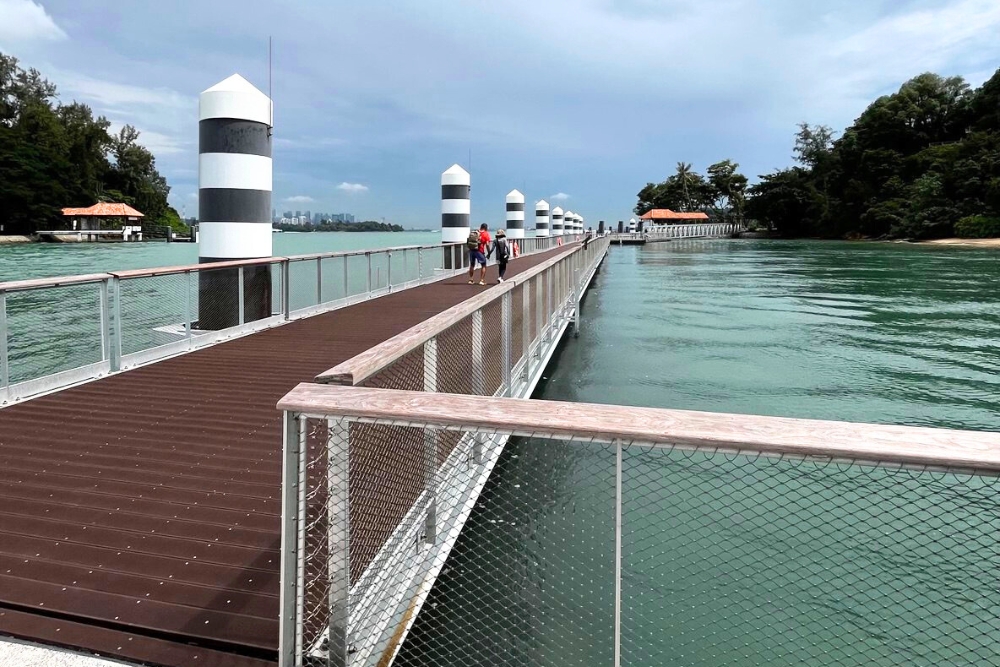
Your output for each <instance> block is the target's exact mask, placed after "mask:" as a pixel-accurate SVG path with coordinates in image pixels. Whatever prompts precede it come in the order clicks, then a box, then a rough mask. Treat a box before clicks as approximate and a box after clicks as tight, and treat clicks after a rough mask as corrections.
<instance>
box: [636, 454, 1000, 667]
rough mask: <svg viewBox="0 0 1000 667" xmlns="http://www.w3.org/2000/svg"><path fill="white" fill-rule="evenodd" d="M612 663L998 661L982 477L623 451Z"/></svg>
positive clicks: (997, 548)
mask: <svg viewBox="0 0 1000 667" xmlns="http://www.w3.org/2000/svg"><path fill="white" fill-rule="evenodd" d="M622 470H623V472H622V497H623V505H622V534H623V543H622V600H623V607H622V664H628V665H650V664H678V665H679V664H684V665H699V666H700V665H738V664H761V665H776V666H780V665H789V666H791V665H813V664H815V665H820V664H822V665H845V666H847V665H850V666H855V665H857V666H861V665H997V664H1000V615H998V612H1000V602H998V600H997V597H996V591H997V590H998V586H1000V567H998V565H1000V540H998V537H997V536H998V535H1000V532H998V530H1000V503H998V497H1000V496H998V491H1000V488H998V484H997V481H996V479H995V478H993V477H980V476H972V475H956V474H944V473H935V472H921V471H914V470H906V469H899V468H896V467H874V466H862V465H850V464H838V463H830V462H816V461H807V460H801V459H787V458H786V459H775V458H763V457H755V456H734V455H723V454H712V453H711V452H682V451H676V450H670V449H650V448H648V447H640V446H632V447H627V448H626V449H625V451H624V455H623V469H622Z"/></svg>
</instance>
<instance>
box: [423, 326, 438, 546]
mask: <svg viewBox="0 0 1000 667" xmlns="http://www.w3.org/2000/svg"><path fill="white" fill-rule="evenodd" d="M437 353H438V349H437V338H431V339H430V340H429V341H427V342H426V343H424V391H427V392H435V391H437V357H438V354H437ZM424 491H425V493H426V494H427V516H426V517H425V518H424V542H426V543H427V544H434V543H435V542H436V541H437V432H436V431H435V430H434V429H430V428H425V429H424Z"/></svg>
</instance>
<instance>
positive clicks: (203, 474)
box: [0, 248, 566, 667]
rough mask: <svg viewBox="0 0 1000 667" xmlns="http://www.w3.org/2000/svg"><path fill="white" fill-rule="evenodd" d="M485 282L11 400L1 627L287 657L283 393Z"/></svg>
mask: <svg viewBox="0 0 1000 667" xmlns="http://www.w3.org/2000/svg"><path fill="white" fill-rule="evenodd" d="M565 250H566V248H560V249H557V250H552V251H549V252H546V253H540V254H537V255H533V256H530V257H524V258H520V259H517V260H514V261H513V262H512V263H511V265H510V268H509V269H508V274H509V275H515V274H517V273H518V272H520V271H523V270H525V269H527V268H530V267H532V266H534V265H536V264H538V263H540V262H542V261H544V260H545V259H547V258H549V257H551V256H553V255H554V254H556V253H559V252H564V251H565ZM495 271H496V269H495V268H491V270H490V274H489V278H488V280H491V281H495V280H496V272H495ZM483 289H485V288H483V287H479V286H470V285H467V284H466V282H465V279H451V280H447V281H443V282H440V283H434V284H431V285H425V286H421V287H417V288H414V289H410V290H406V291H403V292H397V293H395V294H392V295H389V296H385V297H382V298H379V299H374V300H371V301H367V302H364V303H360V304H357V305H354V306H350V307H348V308H343V309H341V310H336V311H332V312H329V313H325V314H322V315H317V316H315V317H311V318H308V319H304V320H299V321H296V322H292V323H290V324H287V325H285V326H282V327H278V328H275V329H270V330H267V331H263V332H260V333H255V334H253V335H250V336H247V337H244V338H240V339H237V340H234V341H230V342H227V343H223V344H220V345H216V346H214V347H209V348H206V349H203V350H200V351H197V352H192V353H190V354H186V355H183V356H180V357H175V358H173V359H168V360H165V361H161V362H158V363H155V364H151V365H149V366H145V367H142V368H138V369H135V370H132V371H128V372H126V373H122V374H119V375H114V376H111V377H108V378H105V379H102V380H98V381H94V382H90V383H88V384H84V385H81V386H78V387H74V388H70V389H66V390H63V391H60V392H58V393H54V394H51V395H48V396H43V397H40V398H36V399H34V400H31V401H28V402H25V403H21V404H17V405H13V406H10V407H7V408H4V409H2V410H0V635H10V636H16V637H20V638H23V639H28V640H33V641H38V642H42V643H51V644H58V645H63V646H69V647H75V648H79V649H83V650H86V651H90V652H97V653H100V654H103V655H109V656H115V657H118V658H121V659H125V660H130V661H136V662H143V663H150V664H156V665H167V666H170V667H189V666H191V665H213V666H223V667H229V666H232V667H261V666H263V665H271V664H273V663H274V661H275V659H276V653H277V641H278V618H277V616H278V597H277V594H278V564H279V555H278V545H279V520H280V512H281V503H280V489H279V485H280V475H281V413H280V412H278V411H277V410H276V409H275V407H274V406H275V403H276V402H277V401H278V399H280V398H281V397H282V396H283V395H284V394H285V393H287V392H288V391H289V390H290V389H292V388H293V387H294V386H295V385H296V384H298V383H299V382H305V381H310V380H312V379H313V378H314V377H315V376H316V375H317V374H319V373H321V372H323V371H325V370H326V369H328V368H330V367H331V366H334V365H336V364H338V363H340V362H342V361H344V360H346V359H349V358H351V357H353V356H354V355H356V354H358V353H360V352H363V351H364V350H366V349H368V348H370V347H371V346H373V345H375V344H377V343H380V342H382V341H384V340H386V339H388V338H390V337H392V336H394V335H396V334H398V333H400V332H402V331H405V330H406V329H408V328H410V327H411V326H413V325H415V324H417V323H419V322H421V321H423V320H424V319H426V318H428V317H430V316H433V315H435V314H437V313H439V312H441V311H443V310H445V309H447V308H450V307H451V306H454V305H456V304H458V303H460V302H462V301H464V300H465V299H467V298H470V297H471V296H473V295H475V294H477V293H478V292H480V291H481V290H483ZM0 651H2V647H0Z"/></svg>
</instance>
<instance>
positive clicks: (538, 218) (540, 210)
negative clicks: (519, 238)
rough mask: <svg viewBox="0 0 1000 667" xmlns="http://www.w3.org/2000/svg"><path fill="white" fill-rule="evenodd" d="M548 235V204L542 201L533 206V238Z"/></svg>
mask: <svg viewBox="0 0 1000 667" xmlns="http://www.w3.org/2000/svg"><path fill="white" fill-rule="evenodd" d="M548 235H549V203H548V202H547V201H545V200H544V199H543V200H541V201H540V202H538V203H537V204H535V236H548Z"/></svg>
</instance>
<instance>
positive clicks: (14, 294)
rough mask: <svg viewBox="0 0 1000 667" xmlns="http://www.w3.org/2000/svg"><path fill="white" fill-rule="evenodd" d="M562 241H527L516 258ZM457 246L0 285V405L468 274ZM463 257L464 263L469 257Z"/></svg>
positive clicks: (363, 252) (268, 260) (261, 261)
mask: <svg viewBox="0 0 1000 667" xmlns="http://www.w3.org/2000/svg"><path fill="white" fill-rule="evenodd" d="M568 240H569V239H568V237H567V238H566V241H568ZM561 243H562V241H560V240H558V239H556V238H552V239H525V243H524V247H523V249H522V254H532V253H536V252H543V251H545V250H549V249H552V248H555V247H557V246H558V245H560V244H561ZM455 248H458V249H459V250H461V248H460V247H459V246H443V245H430V246H407V247H397V248H388V249H384V250H371V251H352V252H333V253H320V254H313V255H302V256H292V257H269V258H265V259H260V260H245V261H232V262H218V263H211V264H195V265H189V266H175V267H165V268H157V269H141V270H135V271H117V272H106V273H97V274H90V275H82V276H67V277H59V278H49V279H38V280H22V281H13V282H5V283H0V406H2V405H6V404H9V403H13V402H16V401H19V400H23V399H25V398H29V397H31V396H34V395H37V394H40V393H44V392H47V391H52V390H55V389H59V388H62V387H65V386H69V385H71V384H75V383H78V382H83V381H86V380H91V379H94V378H99V377H102V376H104V375H107V374H109V373H115V372H118V371H121V370H127V369H129V368H133V367H135V366H139V365H142V364H145V363H149V362H151V361H156V360H159V359H163V358H165V357H168V356H172V355H175V354H180V353H183V352H186V351H190V350H194V349H198V348H200V347H204V346H206V345H211V344H214V343H217V342H220V341H222V340H227V339H230V338H233V337H237V336H242V335H245V334H247V333H251V332H253V331H257V330H260V329H263V328H268V327H272V326H277V325H280V324H282V323H284V322H286V321H289V320H293V319H296V318H300V317H306V316H309V315H313V314H316V313H319V312H324V311H327V310H332V309H335V308H340V307H343V306H347V305H350V304H352V303H356V302H358V301H362V300H366V299H371V298H375V297H378V296H382V295H384V294H388V293H390V292H395V291H398V290H401V289H406V288H409V287H413V286H416V285H421V284H425V283H429V282H434V281H436V280H441V279H443V278H447V277H449V276H452V275H454V274H455V273H456V272H457V271H461V270H464V269H463V268H456V269H445V268H444V266H445V258H446V255H447V253H449V251H451V250H452V249H455ZM459 254H460V256H461V257H463V258H464V262H465V264H464V266H465V267H467V266H468V264H467V259H468V258H467V257H466V255H467V253H465V252H464V251H463V252H461V253H459ZM202 317H205V318H206V319H208V320H210V321H209V322H207V325H206V323H203V322H201V321H200V320H201V318H202ZM220 321H221V324H220Z"/></svg>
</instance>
